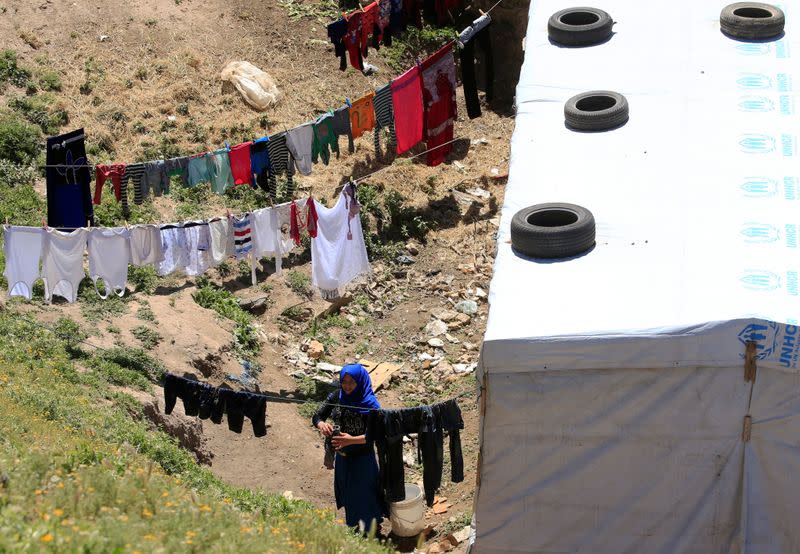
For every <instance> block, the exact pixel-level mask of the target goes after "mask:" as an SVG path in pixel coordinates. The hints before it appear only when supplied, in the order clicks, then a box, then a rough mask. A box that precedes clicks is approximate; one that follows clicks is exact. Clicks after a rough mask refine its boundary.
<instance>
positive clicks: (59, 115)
mask: <svg viewBox="0 0 800 554" xmlns="http://www.w3.org/2000/svg"><path fill="white" fill-rule="evenodd" d="M8 107H9V108H11V109H12V110H14V111H15V112H17V113H19V114H20V115H21V116H22V117H24V118H25V119H27V120H28V121H29V122H30V123H33V124H34V125H37V126H38V127H39V128H40V129H41V130H42V132H44V133H47V134H48V135H55V134H57V133H58V131H59V129H61V127H62V126H63V125H66V124H67V123H69V114H68V113H67V110H66V108H64V107H63V106H62V105H60V104H58V103H56V102H55V101H54V99H53V97H52V96H50V95H46V94H37V95H35V96H17V97H13V98H10V99H9V100H8Z"/></svg>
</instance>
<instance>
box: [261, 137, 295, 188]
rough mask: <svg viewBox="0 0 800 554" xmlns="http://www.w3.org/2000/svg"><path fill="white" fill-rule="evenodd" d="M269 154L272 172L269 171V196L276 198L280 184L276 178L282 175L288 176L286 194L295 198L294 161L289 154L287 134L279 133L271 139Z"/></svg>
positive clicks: (268, 147)
mask: <svg viewBox="0 0 800 554" xmlns="http://www.w3.org/2000/svg"><path fill="white" fill-rule="evenodd" d="M267 153H268V154H269V162H270V166H271V167H270V171H269V180H268V187H269V195H270V196H271V197H272V198H275V195H276V193H277V191H278V183H277V181H276V179H275V177H276V176H277V175H279V174H281V173H285V174H286V186H287V191H286V194H287V196H289V197H290V198H291V197H293V196H294V181H293V180H292V175H294V160H292V155H291V153H290V152H289V146H288V145H287V144H286V133H285V132H284V133H278V134H277V135H273V136H271V137H269V142H267Z"/></svg>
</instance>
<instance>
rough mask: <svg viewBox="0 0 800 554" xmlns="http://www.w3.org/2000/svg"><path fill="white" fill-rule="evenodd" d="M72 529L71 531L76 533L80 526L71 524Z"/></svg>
mask: <svg viewBox="0 0 800 554" xmlns="http://www.w3.org/2000/svg"><path fill="white" fill-rule="evenodd" d="M72 530H73V531H75V532H76V533H77V532H78V531H80V530H81V528H80V527H78V526H77V525H73V526H72Z"/></svg>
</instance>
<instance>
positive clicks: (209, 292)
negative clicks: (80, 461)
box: [192, 278, 261, 358]
mask: <svg viewBox="0 0 800 554" xmlns="http://www.w3.org/2000/svg"><path fill="white" fill-rule="evenodd" d="M197 286H198V289H197V291H196V292H195V293H194V294H193V295H192V298H194V301H195V302H197V303H198V304H199V305H200V306H202V307H204V308H208V309H211V310H214V311H215V312H217V313H218V314H219V315H221V316H222V317H224V318H227V319H230V320H231V321H233V322H234V323H236V327H235V328H234V331H233V334H234V339H235V340H234V346H235V348H236V350H237V352H239V353H240V354H241V355H242V356H244V357H246V358H254V357H255V356H256V355H257V354H258V352H259V351H260V350H261V341H260V340H259V338H258V334H257V333H256V330H255V327H253V323H252V317H251V316H250V314H249V313H247V312H246V311H244V310H243V309H242V308H241V306H239V303H238V302H237V300H236V297H235V296H234V295H233V294H232V293H231V292H230V291H228V290H225V289H223V288H220V287H217V286H216V285H213V284H211V283H210V282H209V281H208V279H204V278H200V279H198V280H197Z"/></svg>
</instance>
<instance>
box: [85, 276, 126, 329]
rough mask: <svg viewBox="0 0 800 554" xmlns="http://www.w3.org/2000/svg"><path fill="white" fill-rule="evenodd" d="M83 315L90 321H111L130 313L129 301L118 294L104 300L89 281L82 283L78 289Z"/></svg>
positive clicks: (110, 295)
mask: <svg viewBox="0 0 800 554" xmlns="http://www.w3.org/2000/svg"><path fill="white" fill-rule="evenodd" d="M78 297H79V298H80V302H79V304H80V307H81V314H82V315H83V317H85V318H86V319H87V320H89V321H101V320H106V321H111V319H112V318H114V317H118V316H121V315H124V314H126V313H128V304H127V299H123V298H120V297H119V296H117V295H116V294H109V296H108V298H106V299H105V300H103V299H102V298H100V296H99V295H98V294H97V291H95V290H94V285H92V283H91V281H89V280H88V279H84V280H83V281H81V285H80V287H79V289H78Z"/></svg>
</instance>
